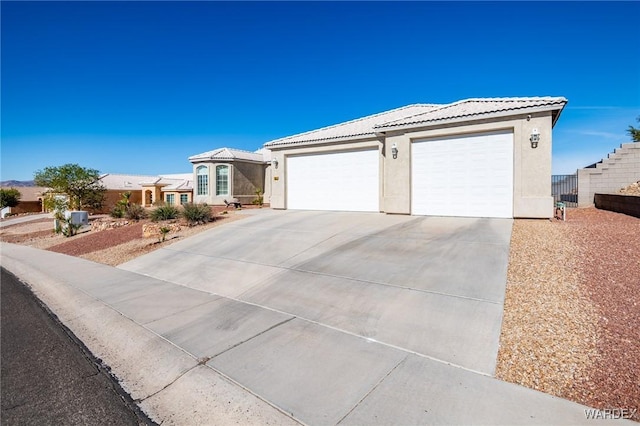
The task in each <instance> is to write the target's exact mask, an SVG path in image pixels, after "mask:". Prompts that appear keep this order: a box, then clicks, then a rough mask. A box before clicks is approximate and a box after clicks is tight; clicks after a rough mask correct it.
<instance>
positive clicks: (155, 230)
mask: <svg viewBox="0 0 640 426" xmlns="http://www.w3.org/2000/svg"><path fill="white" fill-rule="evenodd" d="M160 228H169V232H168V233H169V234H175V233H177V232H180V230H181V229H182V227H181V226H180V224H179V223H164V222H153V223H145V224H144V225H142V236H143V237H144V238H151V237H154V238H158V237H160V236H161V235H162V233H161V232H160Z"/></svg>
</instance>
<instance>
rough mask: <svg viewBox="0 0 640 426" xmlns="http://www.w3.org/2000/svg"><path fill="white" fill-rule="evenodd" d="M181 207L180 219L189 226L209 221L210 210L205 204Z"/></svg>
mask: <svg viewBox="0 0 640 426" xmlns="http://www.w3.org/2000/svg"><path fill="white" fill-rule="evenodd" d="M182 207H183V210H182V217H183V218H184V219H185V220H186V221H187V224H189V226H193V225H198V224H200V223H207V222H209V221H211V208H210V207H209V206H208V205H206V204H192V203H187V204H185V205H183V206H182Z"/></svg>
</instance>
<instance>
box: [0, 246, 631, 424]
mask: <svg viewBox="0 0 640 426" xmlns="http://www.w3.org/2000/svg"><path fill="white" fill-rule="evenodd" d="M0 253H1V256H0V259H1V263H2V266H3V267H4V268H6V269H8V270H9V271H11V272H12V273H14V274H15V275H17V276H18V277H20V278H21V279H22V280H23V281H25V282H27V283H28V284H29V285H30V286H31V287H32V288H33V290H34V292H35V293H36V294H37V295H38V296H39V297H40V298H41V299H42V300H43V301H44V302H45V303H47V305H48V306H49V307H50V308H51V309H52V311H54V312H55V313H56V314H57V315H58V317H59V318H60V320H61V321H62V322H63V323H64V324H65V325H66V326H67V327H69V328H70V329H71V330H72V331H73V332H74V333H75V334H76V336H78V337H79V338H80V339H81V340H82V341H83V342H84V343H85V344H86V345H87V347H88V348H89V349H90V350H91V351H92V352H93V353H94V354H95V355H96V356H97V357H99V358H101V359H102V360H103V361H104V362H105V363H106V364H107V365H109V366H110V367H111V369H112V371H113V373H114V374H115V375H116V376H117V377H118V378H119V379H120V380H121V383H122V386H123V387H124V388H125V389H126V390H127V391H128V392H130V394H131V396H132V397H133V398H134V399H135V400H137V401H138V402H139V404H140V406H141V408H142V409H143V410H144V411H145V412H146V413H147V414H148V415H149V416H150V417H151V418H153V419H154V420H155V421H157V422H163V423H164V422H166V423H171V424H227V423H231V422H235V423H241V424H266V423H269V424H295V423H304V424H314V425H316V424H317V425H325V424H327V425H329V424H337V423H340V424H434V423H435V424H584V423H585V420H586V416H585V410H587V409H588V408H587V407H584V406H581V405H579V404H575V403H573V402H570V401H566V400H563V399H560V398H555V397H552V396H550V395H546V394H543V393H540V392H536V391H533V390H530V389H527V388H523V387H520V386H517V385H513V384H510V383H505V382H501V381H499V380H497V379H495V378H492V377H490V376H488V375H483V374H479V373H476V372H473V371H469V370H467V369H464V368H460V367H456V366H452V365H449V364H447V363H444V362H440V361H437V360H434V359H430V358H427V357H424V356H420V355H417V354H416V353H413V352H410V351H406V350H403V349H401V348H398V347H394V346H391V345H388V344H383V343H380V342H377V341H375V340H371V339H367V338H364V337H361V336H357V335H355V334H351V333H349V332H345V331H341V330H338V329H336V328H332V327H329V326H325V325H322V324H320V323H317V322H313V321H309V320H304V319H301V318H298V317H296V316H294V315H291V314H286V313H283V312H280V311H277V310H274V309H268V308H265V307H262V306H259V305H256V304H254V303H250V302H244V301H239V300H234V299H232V298H228V297H223V296H220V295H216V294H212V293H209V292H206V291H201V290H195V289H189V288H186V287H183V286H180V285H176V284H171V283H168V282H165V281H161V280H158V279H154V278H151V277H148V276H143V275H139V274H136V273H133V272H129V271H125V270H121V269H117V268H112V267H108V266H104V265H100V264H96V263H93V262H89V261H86V260H83V259H79V258H74V257H69V256H65V255H61V254H57V253H52V252H47V251H41V250H36V249H32V248H29V247H23V246H17V245H11V244H4V243H3V244H1V245H0ZM630 424H632V423H630Z"/></svg>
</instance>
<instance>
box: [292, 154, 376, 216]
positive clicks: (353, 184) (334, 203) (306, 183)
mask: <svg viewBox="0 0 640 426" xmlns="http://www.w3.org/2000/svg"><path fill="white" fill-rule="evenodd" d="M379 161H380V160H379V154H378V150H377V149H373V150H366V151H344V152H331V153H327V154H314V155H301V156H291V157H287V208H289V209H300V210H342V211H361V212H377V211H380V197H379V180H378V177H379V168H380V165H379Z"/></svg>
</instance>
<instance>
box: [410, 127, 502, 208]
mask: <svg viewBox="0 0 640 426" xmlns="http://www.w3.org/2000/svg"><path fill="white" fill-rule="evenodd" d="M411 156H412V161H411V163H412V173H411V177H412V182H411V204H412V208H411V212H412V214H418V215H434V216H472V217H512V216H513V134H512V133H511V132H497V133H491V134H482V135H470V136H463V137H452V138H441V139H432V140H425V141H416V142H414V143H413V144H412V153H411Z"/></svg>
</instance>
